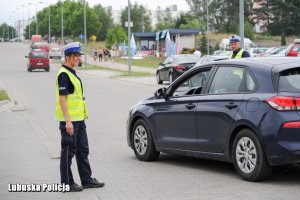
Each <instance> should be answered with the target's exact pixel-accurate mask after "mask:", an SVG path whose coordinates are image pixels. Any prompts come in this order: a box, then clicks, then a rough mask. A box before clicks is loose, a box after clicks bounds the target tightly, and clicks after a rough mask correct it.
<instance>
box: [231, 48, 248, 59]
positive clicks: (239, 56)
mask: <svg viewBox="0 0 300 200" xmlns="http://www.w3.org/2000/svg"><path fill="white" fill-rule="evenodd" d="M244 51H245V49H241V50H240V51H239V52H238V53H237V54H236V56H235V58H234V59H237V58H242V56H243V53H244ZM232 55H233V53H231V54H230V56H229V59H232Z"/></svg>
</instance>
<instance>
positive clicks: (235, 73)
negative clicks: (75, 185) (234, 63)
mask: <svg viewBox="0 0 300 200" xmlns="http://www.w3.org/2000/svg"><path fill="white" fill-rule="evenodd" d="M243 77H244V69H243V68H241V67H219V68H218V70H217V72H216V74H215V76H214V78H213V81H212V83H211V86H210V89H209V92H208V93H209V94H228V93H239V92H240V88H241V86H242V80H243Z"/></svg>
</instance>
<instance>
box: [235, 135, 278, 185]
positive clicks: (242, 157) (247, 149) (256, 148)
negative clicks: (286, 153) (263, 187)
mask: <svg viewBox="0 0 300 200" xmlns="http://www.w3.org/2000/svg"><path fill="white" fill-rule="evenodd" d="M232 157H233V163H234V166H235V169H236V171H237V173H238V174H239V175H240V176H241V177H242V178H243V179H244V180H246V181H261V180H263V179H265V178H267V177H269V176H270V175H271V173H272V167H271V166H270V165H269V164H268V162H267V160H266V157H265V155H264V151H263V149H262V146H261V144H260V141H259V139H258V138H257V136H256V135H255V134H254V133H253V132H252V131H251V130H249V129H243V130H241V131H240V132H239V133H238V134H237V136H236V138H235V140H234V143H233V151H232Z"/></svg>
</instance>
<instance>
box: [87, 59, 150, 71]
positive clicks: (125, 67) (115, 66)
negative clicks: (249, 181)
mask: <svg viewBox="0 0 300 200" xmlns="http://www.w3.org/2000/svg"><path fill="white" fill-rule="evenodd" d="M84 59H85V55H83V56H82V65H83V67H84ZM87 63H89V64H91V65H96V66H99V67H106V68H110V69H115V70H122V71H128V65H126V64H123V63H117V62H115V63H112V62H111V59H109V61H102V62H101V61H99V60H98V59H97V60H96V61H94V59H93V57H92V56H91V55H89V54H88V55H87ZM131 71H132V72H145V73H149V74H156V69H153V68H148V67H142V66H131Z"/></svg>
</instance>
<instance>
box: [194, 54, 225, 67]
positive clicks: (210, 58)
mask: <svg viewBox="0 0 300 200" xmlns="http://www.w3.org/2000/svg"><path fill="white" fill-rule="evenodd" d="M228 58H229V56H227V55H226V56H219V55H218V56H215V55H205V56H202V57H201V58H200V60H199V61H198V62H197V65H200V64H203V63H206V62H212V61H217V60H226V59H228Z"/></svg>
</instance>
